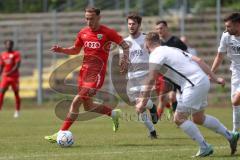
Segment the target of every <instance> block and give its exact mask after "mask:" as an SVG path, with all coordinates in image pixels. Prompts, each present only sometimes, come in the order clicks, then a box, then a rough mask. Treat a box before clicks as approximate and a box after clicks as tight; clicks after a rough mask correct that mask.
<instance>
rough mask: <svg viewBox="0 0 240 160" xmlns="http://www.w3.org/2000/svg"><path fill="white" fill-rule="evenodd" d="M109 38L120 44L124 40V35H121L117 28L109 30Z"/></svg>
mask: <svg viewBox="0 0 240 160" xmlns="http://www.w3.org/2000/svg"><path fill="white" fill-rule="evenodd" d="M108 38H109V40H110V41H112V42H115V43H117V44H120V43H121V42H122V41H123V38H122V36H120V35H119V34H118V33H117V32H116V31H115V30H113V29H109V30H108Z"/></svg>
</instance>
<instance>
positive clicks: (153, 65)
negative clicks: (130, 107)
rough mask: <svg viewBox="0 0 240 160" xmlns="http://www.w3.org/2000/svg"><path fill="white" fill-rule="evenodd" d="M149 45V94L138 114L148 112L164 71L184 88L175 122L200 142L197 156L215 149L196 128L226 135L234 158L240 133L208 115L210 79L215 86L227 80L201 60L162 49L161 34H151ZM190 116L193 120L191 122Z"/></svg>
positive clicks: (166, 48) (142, 101) (179, 52)
mask: <svg viewBox="0 0 240 160" xmlns="http://www.w3.org/2000/svg"><path fill="white" fill-rule="evenodd" d="M145 45H146V47H147V48H148V50H149V51H150V52H151V53H150V57H149V63H150V67H149V69H150V72H149V76H148V79H146V83H145V86H146V87H145V88H144V91H146V92H143V93H142V96H143V98H140V99H139V100H138V103H137V106H136V108H137V111H138V112H141V110H143V109H144V108H145V107H144V106H145V104H146V103H147V100H148V97H149V94H150V89H151V88H152V86H153V84H154V80H155V76H156V75H157V74H158V72H159V71H161V72H162V74H163V75H164V76H166V77H167V78H169V79H170V80H171V81H173V82H174V83H176V84H178V85H179V86H180V87H181V95H180V96H179V97H178V105H177V109H176V112H175V113H174V122H175V123H176V124H177V126H179V128H181V129H182V130H183V131H184V132H185V133H186V134H187V135H188V136H189V137H191V138H192V139H193V140H195V141H197V142H198V144H199V146H200V149H199V151H198V153H197V154H196V155H195V156H196V157H205V156H208V155H210V154H212V153H213V148H212V146H211V145H210V144H208V143H207V142H206V141H205V139H204V138H203V136H202V134H201V133H200V130H199V129H198V127H197V126H196V124H198V125H202V126H203V127H206V128H208V129H210V130H212V131H214V132H216V133H218V134H221V135H223V136H224V137H225V138H226V139H227V140H228V141H229V143H230V148H231V155H233V154H234V153H235V152H236V149H237V141H238V139H239V133H238V132H233V133H232V132H230V131H228V130H227V128H226V127H225V126H224V125H223V124H222V123H221V122H220V121H219V120H218V119H216V118H215V117H213V116H210V115H206V114H204V109H205V107H206V106H207V94H208V91H209V88H210V81H209V78H208V76H209V77H210V79H211V80H212V81H213V82H215V83H218V84H221V85H224V84H225V81H224V79H222V78H217V77H216V76H215V74H214V73H213V72H211V70H210V68H209V67H208V66H207V65H206V63H205V62H204V61H202V60H201V59H200V58H198V57H196V56H193V55H191V54H189V53H187V52H184V51H182V50H179V49H177V48H172V47H167V46H160V42H159V36H158V34H157V33H154V32H150V33H148V34H147V35H146V38H145ZM163 71H164V73H163ZM190 115H191V116H192V120H189V119H188V116H190Z"/></svg>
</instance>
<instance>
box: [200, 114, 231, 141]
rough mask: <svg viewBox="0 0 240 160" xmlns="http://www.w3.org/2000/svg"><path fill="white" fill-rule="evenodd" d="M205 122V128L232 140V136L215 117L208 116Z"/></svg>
mask: <svg viewBox="0 0 240 160" xmlns="http://www.w3.org/2000/svg"><path fill="white" fill-rule="evenodd" d="M205 117H206V118H205V121H204V123H203V126H204V127H206V128H208V129H211V130H212V131H214V132H216V133H218V134H221V135H223V136H224V137H226V138H227V139H228V140H231V139H232V134H231V133H230V132H229V131H228V130H227V128H226V127H225V126H224V125H223V124H222V123H221V122H220V121H219V120H218V119H216V118H215V117H213V116H210V115H206V116H205Z"/></svg>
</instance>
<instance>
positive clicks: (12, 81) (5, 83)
mask: <svg viewBox="0 0 240 160" xmlns="http://www.w3.org/2000/svg"><path fill="white" fill-rule="evenodd" d="M9 86H11V87H12V89H13V91H14V92H18V91H19V78H12V77H3V78H2V80H1V82H0V88H1V89H8V87H9Z"/></svg>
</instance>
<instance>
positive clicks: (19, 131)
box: [0, 102, 240, 160]
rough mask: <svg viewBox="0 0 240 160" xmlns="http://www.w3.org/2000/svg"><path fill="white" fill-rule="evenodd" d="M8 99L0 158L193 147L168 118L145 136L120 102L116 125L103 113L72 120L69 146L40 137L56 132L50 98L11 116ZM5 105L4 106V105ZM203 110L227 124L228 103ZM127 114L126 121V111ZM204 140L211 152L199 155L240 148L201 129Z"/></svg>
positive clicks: (121, 154)
mask: <svg viewBox="0 0 240 160" xmlns="http://www.w3.org/2000/svg"><path fill="white" fill-rule="evenodd" d="M13 105H14V104H12V102H10V103H9V104H6V105H5V106H4V108H3V110H2V111H1V112H0V126H1V130H0V137H1V138H0V160H8V159H16V160H42V159H44V160H48V159H49V160H55V159H56V160H57V159H61V160H79V159H84V160H89V159H91V160H95V159H96V160H100V159H101V160H102V159H111V160H125V159H126V160H127V159H131V160H140V159H141V160H154V159H163V160H165V159H171V160H178V159H179V160H180V159H184V160H186V159H192V158H191V156H192V155H194V154H195V153H196V152H197V150H198V146H197V143H196V142H194V141H192V140H191V139H190V138H188V137H187V136H186V135H185V134H184V133H183V132H182V131H181V130H180V129H179V128H177V127H176V126H175V125H174V124H173V123H172V122H170V121H167V120H165V118H163V120H162V121H160V122H159V123H158V124H157V125H155V126H156V130H157V132H158V135H159V139H157V140H150V139H149V138H148V134H147V132H146V129H145V127H144V126H143V124H141V123H140V122H137V121H136V116H134V115H135V114H134V109H133V108H132V107H131V108H130V107H123V108H122V110H123V113H128V116H125V118H123V119H121V121H120V130H119V131H118V132H117V133H114V132H113V131H112V124H111V120H110V118H109V117H106V116H102V117H99V118H96V119H93V120H90V121H86V122H76V123H75V124H74V125H73V126H72V128H71V131H72V133H73V136H74V145H73V146H72V147H70V148H61V147H59V146H57V144H50V143H48V142H46V141H45V140H44V139H43V137H44V136H45V135H50V134H53V133H55V132H56V131H57V130H58V129H59V127H60V125H61V122H62V121H61V120H59V119H58V118H57V117H56V116H55V114H54V105H55V104H54V103H46V104H44V105H43V106H41V107H37V106H36V104H35V103H33V102H24V103H23V110H22V112H21V115H20V118H18V119H14V118H13V112H14V110H13V107H10V106H13ZM7 106H8V107H7ZM207 113H209V114H212V115H214V116H216V117H217V118H219V119H220V120H221V121H222V122H223V123H224V124H225V125H226V126H227V127H228V128H229V129H232V122H231V121H232V120H231V115H232V111H231V108H230V107H225V108H211V107H209V108H207ZM129 115H132V117H131V118H132V119H131V120H130V118H129V117H130V116H129ZM200 129H201V131H202V133H203V134H204V136H205V138H206V140H207V141H208V142H209V143H211V144H212V145H213V147H214V154H213V155H212V156H210V157H207V158H204V159H214V160H215V159H216V160H228V159H229V160H230V159H233V160H235V159H236V160H237V159H239V158H240V152H239V151H238V152H237V155H235V156H233V157H231V156H230V149H229V144H228V142H227V141H226V140H225V139H224V138H223V137H222V136H220V135H217V134H215V133H213V132H212V131H210V130H207V129H205V128H200Z"/></svg>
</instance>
